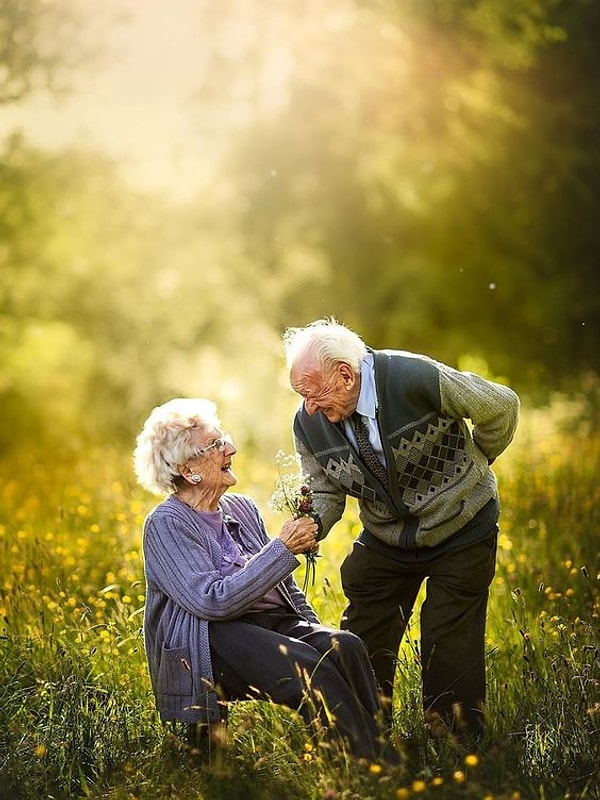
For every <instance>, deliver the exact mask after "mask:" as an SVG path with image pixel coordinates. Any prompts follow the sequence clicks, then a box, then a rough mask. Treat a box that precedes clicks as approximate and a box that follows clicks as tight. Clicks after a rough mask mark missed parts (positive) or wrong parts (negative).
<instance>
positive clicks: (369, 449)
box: [350, 411, 388, 488]
mask: <svg viewBox="0 0 600 800" xmlns="http://www.w3.org/2000/svg"><path fill="white" fill-rule="evenodd" d="M350 419H351V421H352V427H353V428H354V433H355V434H356V443H357V445H358V452H359V455H360V457H361V458H362V460H363V461H364V462H365V464H366V465H367V467H368V469H369V471H370V472H371V473H372V474H373V475H374V476H375V477H376V478H377V480H378V481H379V482H380V483H382V484H383V485H384V486H385V487H386V488H387V486H388V477H387V469H386V468H385V467H384V466H383V464H382V463H381V461H380V460H379V459H378V458H377V453H376V452H375V450H373V446H372V445H371V442H370V441H369V434H368V432H367V428H366V426H365V423H364V422H363V419H362V417H361V416H360V414H359V413H358V412H357V411H355V412H354V413H353V414H352V416H351V417H350Z"/></svg>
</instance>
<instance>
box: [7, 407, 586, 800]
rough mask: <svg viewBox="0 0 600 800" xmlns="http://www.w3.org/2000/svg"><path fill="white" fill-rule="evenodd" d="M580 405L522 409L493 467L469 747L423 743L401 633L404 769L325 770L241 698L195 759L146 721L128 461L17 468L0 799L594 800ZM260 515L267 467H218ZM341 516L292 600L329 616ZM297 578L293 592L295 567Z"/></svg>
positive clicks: (136, 519)
mask: <svg viewBox="0 0 600 800" xmlns="http://www.w3.org/2000/svg"><path fill="white" fill-rule="evenodd" d="M597 421H598V416H597V414H593V413H592V412H591V411H590V408H589V407H586V404H585V402H584V401H581V400H580V401H575V400H570V401H568V400H566V399H564V398H563V399H562V400H560V399H559V400H557V401H556V402H555V403H553V405H552V407H550V408H548V409H546V410H545V411H537V412H533V411H529V412H525V413H524V415H523V421H522V424H521V428H520V431H519V435H518V437H517V439H516V441H515V442H514V443H513V445H512V447H511V449H510V450H509V451H507V453H506V454H505V455H504V456H502V457H501V459H499V460H498V462H497V464H496V466H495V469H496V474H497V475H498V479H499V483H500V487H501V494H502V505H503V513H502V519H501V523H502V524H501V534H500V540H499V556H498V569H497V574H496V578H495V580H494V583H493V586H492V593H491V602H490V612H489V624H488V639H487V650H488V682H489V693H488V731H487V734H486V739H485V741H484V743H483V747H482V749H481V750H480V752H479V753H477V754H475V753H468V752H466V753H465V752H464V751H460V750H459V749H458V748H455V747H453V746H452V744H451V743H444V744H439V743H437V744H436V743H434V742H432V741H431V740H429V739H428V737H427V735H426V732H425V730H424V728H423V725H422V721H421V709H420V707H419V702H420V698H419V695H420V681H419V663H418V644H417V643H418V625H417V622H416V621H415V622H413V623H412V627H411V629H410V632H409V636H408V637H407V640H406V642H405V643H404V645H403V650H402V652H401V653H400V660H399V681H398V689H397V695H396V698H395V710H396V732H397V737H398V740H399V741H400V742H401V750H402V755H403V760H402V764H401V766H399V767H396V768H394V769H389V768H387V767H381V766H380V765H377V764H366V763H354V762H352V760H351V759H349V758H348V759H347V760H346V761H345V762H342V763H340V761H339V760H338V761H335V762H334V761H332V760H331V759H330V758H329V757H328V754H327V752H326V751H321V750H320V749H318V748H317V749H315V748H314V747H313V746H311V744H310V742H309V741H308V738H307V736H306V734H305V731H304V729H303V727H302V725H301V723H300V722H299V719H298V718H297V716H296V715H295V714H293V713H292V712H288V711H285V710H282V709H280V708H276V707H273V706H270V705H268V704H264V703H263V704H259V703H244V704H240V705H238V706H235V707H233V708H232V709H231V711H230V720H229V741H228V744H227V746H226V747H223V748H221V749H218V750H213V751H212V752H210V753H208V754H206V753H204V754H200V753H198V752H195V751H193V750H190V749H189V748H187V747H186V746H185V744H184V743H183V742H182V741H181V739H180V738H179V737H178V736H177V735H176V732H174V731H172V730H170V729H167V728H165V727H163V726H162V725H161V724H160V722H159V720H158V719H157V716H156V713H155V710H154V704H153V699H152V696H151V692H150V685H149V680H148V676H147V673H146V666H145V661H144V654H143V644H142V639H141V623H142V614H143V602H144V585H143V571H142V562H141V556H140V549H139V547H140V529H141V524H142V520H143V517H144V515H145V513H146V512H147V511H148V510H149V508H150V507H151V506H152V504H153V503H154V502H155V501H154V499H153V498H151V497H150V496H148V495H146V494H144V493H142V492H141V491H140V490H138V489H137V488H136V487H135V486H134V481H133V477H132V474H131V469H130V459H129V454H128V453H121V452H118V451H111V450H109V449H97V450H94V451H93V452H89V451H85V452H82V453H80V454H79V455H73V454H71V455H70V456H68V457H67V456H61V455H60V451H59V450H54V451H48V452H45V453H44V454H43V455H41V454H40V453H35V454H33V453H32V452H29V451H28V452H23V453H20V454H15V455H13V456H11V457H10V459H7V460H6V461H5V462H4V463H2V465H1V467H0V468H1V470H2V484H1V487H0V587H1V588H0V592H1V593H0V620H1V622H0V637H1V638H0V675H1V678H0V797H1V798H7V800H8V798H11V799H12V798H27V799H28V800H29V799H30V798H31V800H33V798H35V800H40V798H56V799H57V800H61V799H62V798H79V797H94V798H107V799H108V798H110V800H134V799H135V798H140V799H141V798H148V799H150V798H153V799H156V800H159V798H178V800H187V799H188V798H201V799H202V800H225V798H227V799H228V800H229V799H230V798H232V799H233V800H236V799H237V798H239V800H242V798H243V799H244V800H248V799H252V798H257V799H260V800H288V799H289V800H318V799H319V798H329V800H334V799H336V798H339V799H340V800H342V799H344V800H351V799H356V800H358V798H361V800H367V798H383V799H384V800H388V799H389V800H392V799H393V798H394V799H396V798H397V799H402V800H405V799H406V798H412V797H420V798H424V799H425V798H427V799H428V798H440V800H442V799H444V800H445V799H446V798H455V797H456V798H482V799H483V798H487V799H488V800H490V799H491V798H507V799H510V800H518V798H523V800H525V798H540V800H550V799H551V798H575V797H582V798H596V797H600V782H599V777H598V766H599V764H600V653H599V647H600V636H599V633H600V575H599V570H600V556H599V550H600V541H599V540H600V535H599V533H600V484H599V481H598V476H599V475H600V434H598V430H597V425H596V424H595V423H597ZM236 471H237V473H238V476H239V478H240V485H239V488H240V490H248V491H250V490H251V491H252V493H253V494H255V496H257V495H258V496H257V499H258V501H259V503H260V505H261V507H262V508H263V510H264V511H265V516H266V517H267V519H268V522H269V526H270V529H271V530H272V531H273V532H274V531H276V530H277V526H278V525H279V524H280V521H281V520H280V519H278V518H276V517H273V516H272V515H271V513H270V512H269V510H268V504H267V502H266V501H267V500H268V497H269V496H270V493H271V491H272V489H273V487H274V483H275V480H276V469H275V466H274V463H273V464H266V465H265V464H262V465H260V466H258V465H256V464H250V462H249V460H248V458H247V457H246V456H244V454H243V453H240V454H239V456H238V457H237V461H236ZM358 530H359V528H358V524H357V521H356V516H355V510H354V507H353V506H349V508H348V509H347V513H346V515H345V517H344V520H343V521H342V522H341V523H340V524H339V525H338V526H337V528H336V529H335V530H334V532H333V533H332V534H331V535H330V536H329V537H328V539H327V540H326V541H325V542H324V543H323V545H322V550H321V554H322V557H321V559H320V560H319V563H318V568H317V569H318V573H317V580H316V583H315V586H314V587H313V588H311V589H310V590H309V598H310V600H311V602H312V603H313V605H314V606H315V608H316V610H317V612H318V613H319V615H320V616H321V618H322V619H323V621H324V622H326V623H329V624H337V623H338V621H339V617H340V613H341V610H342V608H343V597H342V595H341V591H340V586H339V564H340V563H341V560H342V559H343V557H344V554H345V552H346V551H347V549H348V548H349V546H350V544H351V542H352V539H353V537H354V536H355V535H356V533H357V532H358ZM296 577H297V579H298V580H299V582H301V580H302V577H303V576H302V569H299V570H298V574H297V576H296Z"/></svg>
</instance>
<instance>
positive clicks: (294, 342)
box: [283, 317, 367, 372]
mask: <svg viewBox="0 0 600 800" xmlns="http://www.w3.org/2000/svg"><path fill="white" fill-rule="evenodd" d="M283 348H284V352H285V358H286V363H287V367H288V370H291V369H292V368H293V367H294V366H295V365H296V364H297V363H298V361H300V360H301V359H302V360H304V358H305V357H307V356H308V357H314V358H315V359H316V361H317V363H318V364H319V366H320V368H321V371H322V372H327V371H328V370H329V369H330V368H331V367H332V366H333V365H334V364H336V363H339V362H341V361H342V362H344V363H346V364H349V365H350V366H351V367H352V369H353V370H354V371H355V372H360V365H361V362H362V360H363V358H364V356H365V353H366V352H367V348H366V345H365V343H364V342H363V340H362V339H361V338H360V336H359V335H358V334H357V333H354V331H351V330H350V328H347V327H346V326H345V325H342V324H341V323H339V322H337V321H336V320H335V319H334V318H333V317H330V318H328V319H318V320H315V321H314V322H311V323H310V324H309V325H306V326H305V327H304V328H288V329H287V330H286V331H285V333H284V334H283Z"/></svg>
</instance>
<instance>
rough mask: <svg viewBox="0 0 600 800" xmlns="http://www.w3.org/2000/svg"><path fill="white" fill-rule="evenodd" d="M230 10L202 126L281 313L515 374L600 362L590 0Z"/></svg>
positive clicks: (540, 375)
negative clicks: (219, 141)
mask: <svg viewBox="0 0 600 800" xmlns="http://www.w3.org/2000/svg"><path fill="white" fill-rule="evenodd" d="M220 10H221V11H222V13H221V14H220V15H219V17H218V19H211V20H210V21H208V22H206V24H207V25H208V24H210V25H212V26H213V28H214V29H215V31H216V35H215V37H214V40H213V41H214V51H213V62H212V65H211V66H212V68H211V69H210V70H209V71H208V72H207V76H208V79H207V83H206V84H205V85H203V86H200V87H199V98H201V100H202V120H203V123H204V124H205V126H206V125H207V124H212V125H214V127H215V135H216V134H217V132H218V133H219V135H221V137H222V138H223V135H224V132H226V134H227V136H226V138H227V141H228V142H229V143H230V144H231V151H230V152H231V156H230V160H229V176H230V180H231V182H232V184H233V185H234V186H235V187H236V189H237V193H236V192H234V193H232V194H233V196H234V202H233V203H232V206H231V212H232V214H237V216H238V220H239V223H238V224H239V227H240V230H241V231H242V232H243V235H244V239H245V242H246V248H247V253H248V257H249V259H250V260H251V261H252V262H253V263H254V264H255V269H254V272H253V278H254V280H259V281H260V282H261V284H262V285H263V286H264V285H266V284H267V283H268V282H272V284H273V285H274V287H275V288H274V289H273V290H272V291H271V295H272V296H273V297H274V298H275V299H276V301H275V302H274V303H273V305H272V320H273V324H275V325H278V326H283V325H286V324H298V323H301V322H304V321H306V320H307V319H308V318H312V317H314V316H316V315H320V314H335V315H336V316H338V317H340V318H342V319H344V320H345V321H347V322H348V323H349V324H351V325H353V326H355V327H357V328H358V329H359V330H361V331H362V332H363V334H364V335H365V336H366V338H367V339H368V340H369V341H370V342H371V343H372V344H374V345H382V346H400V347H407V348H415V349H425V350H428V351H429V352H431V353H432V354H433V355H437V356H439V357H442V358H445V359H448V360H452V361H456V360H457V359H458V358H459V357H460V355H461V353H464V352H473V353H474V354H476V355H477V354H479V355H482V356H485V357H486V358H488V359H489V360H490V361H492V362H493V364H494V365H495V367H496V368H498V370H499V371H502V372H503V373H505V374H507V375H509V376H510V377H511V378H513V379H516V380H518V381H519V382H520V383H521V385H522V386H526V385H527V386H535V385H537V384H541V385H542V386H547V385H549V384H556V383H557V381H560V380H562V379H563V378H564V379H567V378H569V377H574V376H575V377H576V376H577V374H578V373H579V371H580V370H582V369H587V368H597V366H598V364H597V361H596V360H595V351H594V349H593V347H592V346H591V343H592V342H594V341H597V339H598V333H599V332H600V331H598V317H599V303H600V299H599V296H598V293H595V294H593V295H592V294H588V293H587V291H586V288H587V287H592V286H595V285H597V278H596V277H595V273H594V274H593V275H592V272H593V269H592V267H591V266H590V265H595V264H596V263H597V261H598V255H599V253H598V250H599V248H600V243H599V238H598V234H597V233H596V230H595V228H596V223H595V220H596V218H597V208H598V196H597V181H598V174H599V173H598V149H597V142H598V141H599V139H598V138H597V131H596V127H597V125H598V120H599V119H600V117H599V115H598V113H597V108H598V95H597V90H596V87H597V83H598V77H599V76H598V56H597V55H596V52H597V50H596V47H595V42H596V39H595V37H596V36H597V32H598V31H597V27H598V22H597V21H598V15H599V13H600V12H599V7H598V4H597V3H592V2H588V0H579V1H578V2H576V3H567V2H560V0H530V2H527V3H522V2H518V1H517V0H509V2H505V0H462V1H461V0H458V1H457V2H455V1H454V0H452V2H444V0H435V1H434V0H431V2H421V0H419V2H416V1H414V2H413V1H410V0H406V2H400V3H398V2H393V3H392V2H389V1H388V2H385V0H382V1H381V2H363V3H361V4H360V6H359V5H357V4H355V3H353V2H350V0H333V2H331V3H328V4H327V7H326V8H323V6H322V4H319V3H317V2H308V3H306V2H302V3H300V2H292V3H288V4H286V6H285V9H284V8H279V7H278V8H276V9H274V8H272V7H269V8H268V9H266V8H264V7H263V6H262V5H261V4H260V3H256V2H253V0H247V1H246V2H244V0H237V1H236V0H227V2H225V8H222V9H220ZM211 103H212V105H211ZM586 107H587V108H588V109H592V110H593V111H592V113H591V114H587V115H586V114H585V113H584V112H585V109H586ZM590 117H591V119H590ZM591 175H593V177H592V178H590V176H591ZM579 176H581V178H580V177H579ZM584 176H587V178H585V177H584ZM565 189H568V192H567V193H566V194H563V193H562V192H563V190H565ZM575 217H576V218H577V219H579V221H580V222H579V227H580V228H581V232H582V234H583V237H582V239H580V237H578V236H577V235H576V234H575V231H574V230H573V227H572V221H573V220H574V218H575ZM569 221H571V223H570V222H569ZM578 239H579V241H578ZM566 264H568V268H566ZM284 276H285V277H284ZM267 312H268V309H267Z"/></svg>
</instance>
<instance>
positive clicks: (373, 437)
mask: <svg viewBox="0 0 600 800" xmlns="http://www.w3.org/2000/svg"><path fill="white" fill-rule="evenodd" d="M356 411H357V412H358V413H359V414H360V416H361V417H362V418H363V422H364V423H365V425H366V428H367V433H368V434H369V442H370V443H371V447H372V448H373V450H375V453H376V454H377V457H378V458H379V460H380V461H381V463H382V464H383V465H384V466H387V463H386V458H385V455H384V453H383V447H382V446H381V438H380V436H379V428H378V427H377V420H376V417H375V412H376V411H377V395H376V393H375V367H374V365H373V355H372V353H367V354H366V355H365V357H364V358H363V362H362V365H361V370H360V394H359V395H358V403H357V404H356ZM344 430H345V432H346V435H347V437H348V438H349V439H350V441H351V442H352V444H353V445H354V446H355V447H356V436H355V434H354V428H353V427H352V423H351V421H350V419H345V420H344Z"/></svg>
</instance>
